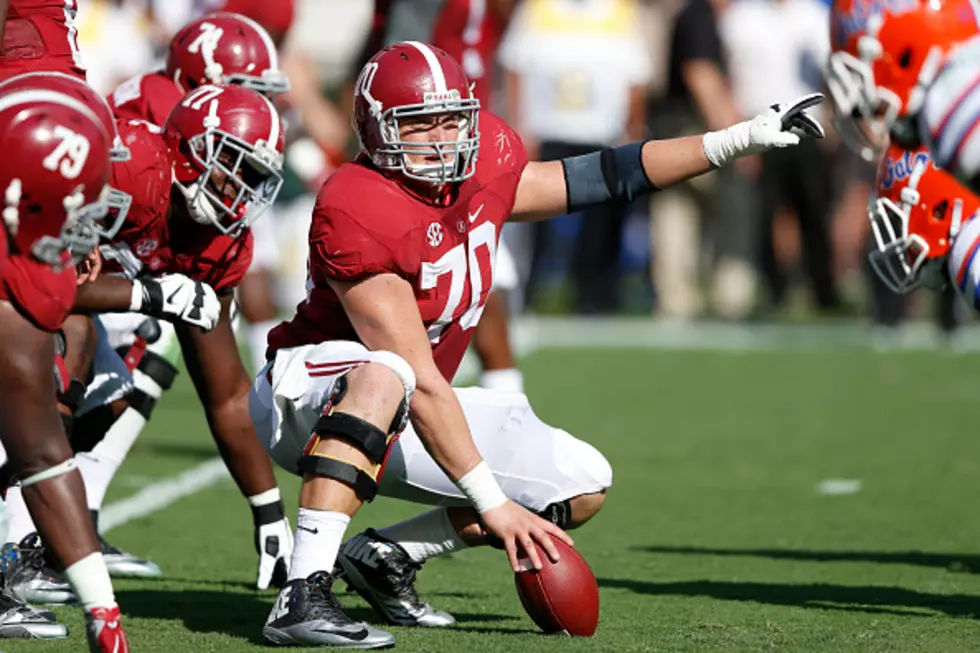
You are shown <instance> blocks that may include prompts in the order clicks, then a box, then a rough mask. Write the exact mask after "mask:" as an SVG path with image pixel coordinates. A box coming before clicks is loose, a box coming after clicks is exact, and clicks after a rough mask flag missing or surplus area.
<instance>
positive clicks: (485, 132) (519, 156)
mask: <svg viewBox="0 0 980 653" xmlns="http://www.w3.org/2000/svg"><path fill="white" fill-rule="evenodd" d="M488 160H489V161H488ZM487 163H489V164H490V165H493V164H494V163H495V164H496V166H497V168H498V172H504V173H508V172H509V173H515V174H517V176H518V177H520V175H521V174H522V173H523V172H524V167H525V166H527V150H525V149H524V141H522V140H521V137H520V136H518V135H517V132H516V131H514V130H513V128H511V126H510V125H508V124H507V123H506V122H504V120H503V119H502V118H500V117H499V116H497V115H496V114H493V113H490V112H489V111H481V112H480V159H479V162H478V163H477V168H479V166H481V165H486V164H487Z"/></svg>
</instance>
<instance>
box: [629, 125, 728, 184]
mask: <svg viewBox="0 0 980 653" xmlns="http://www.w3.org/2000/svg"><path fill="white" fill-rule="evenodd" d="M640 160H641V162H642V166H643V172H644V173H645V174H646V176H647V179H649V180H650V183H651V184H652V185H653V186H654V188H667V187H668V186H673V185H675V184H679V183H681V182H683V181H687V180H688V179H692V178H694V177H697V176H698V175H703V174H704V173H706V172H709V171H710V170H711V169H712V167H713V166H712V165H711V161H709V160H708V157H707V156H706V155H705V153H704V137H703V136H685V137H684V138H672V139H670V140H666V141H647V142H646V143H644V144H643V149H642V150H641V152H640ZM651 190H652V189H651Z"/></svg>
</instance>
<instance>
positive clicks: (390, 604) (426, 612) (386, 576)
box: [337, 528, 456, 628]
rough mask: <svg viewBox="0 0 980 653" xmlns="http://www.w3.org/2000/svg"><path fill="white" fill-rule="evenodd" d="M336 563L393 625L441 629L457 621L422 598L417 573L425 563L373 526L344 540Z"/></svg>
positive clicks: (352, 586) (345, 576)
mask: <svg viewBox="0 0 980 653" xmlns="http://www.w3.org/2000/svg"><path fill="white" fill-rule="evenodd" d="M337 564H339V565H340V567H341V569H342V570H343V571H342V573H343V577H344V578H345V580H346V581H347V585H348V587H349V588H352V589H354V590H355V591H357V593H358V594H360V595H361V597H363V598H364V600H365V601H367V602H368V603H370V604H371V607H373V608H374V609H375V610H377V612H378V614H380V615H381V616H382V617H384V618H385V621H387V622H388V623H390V624H394V625H396V626H424V627H427V628H441V627H443V626H452V625H453V624H455V623H456V620H455V619H454V618H453V616H452V615H451V614H448V613H446V612H443V611H442V610H436V609H434V608H433V607H432V606H431V605H429V604H428V603H422V601H421V600H420V599H419V595H418V592H416V591H415V574H416V573H417V572H418V570H419V569H421V568H422V565H420V564H418V563H415V562H412V559H411V558H409V557H408V554H407V553H405V549H403V548H402V547H401V546H399V545H398V544H397V543H395V542H392V541H390V540H387V539H385V538H383V537H381V536H380V535H378V533H377V532H375V530H374V529H373V528H369V529H367V530H366V531H364V532H363V533H359V534H357V535H355V536H354V537H352V538H350V539H349V540H347V541H346V542H344V545H343V546H342V547H340V555H338V556H337Z"/></svg>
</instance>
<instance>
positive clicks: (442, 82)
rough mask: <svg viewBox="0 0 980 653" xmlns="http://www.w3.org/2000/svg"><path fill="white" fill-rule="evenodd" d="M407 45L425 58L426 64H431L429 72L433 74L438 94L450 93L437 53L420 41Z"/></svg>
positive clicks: (409, 42) (407, 42) (408, 42)
mask: <svg viewBox="0 0 980 653" xmlns="http://www.w3.org/2000/svg"><path fill="white" fill-rule="evenodd" d="M406 44H408V45H411V46H412V47H414V48H415V49H416V50H418V51H419V52H421V53H422V56H423V57H425V62H426V63H427V64H429V70H430V71H431V72H432V80H433V81H434V82H435V85H436V88H435V90H436V93H445V92H446V91H448V90H449V89H448V88H447V87H446V74H445V73H444V72H443V71H442V64H441V63H439V59H438V57H436V53H435V52H433V51H432V48H430V47H429V46H427V45H426V44H425V43H419V42H418V41H406Z"/></svg>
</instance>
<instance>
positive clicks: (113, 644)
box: [85, 606, 129, 653]
mask: <svg viewBox="0 0 980 653" xmlns="http://www.w3.org/2000/svg"><path fill="white" fill-rule="evenodd" d="M85 627H86V629H87V631H88V650H89V651H90V652H91V653H129V642H128V641H126V632H125V631H124V630H123V628H122V624H120V623H119V606H114V607H111V608H92V610H90V611H86V612H85Z"/></svg>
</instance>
